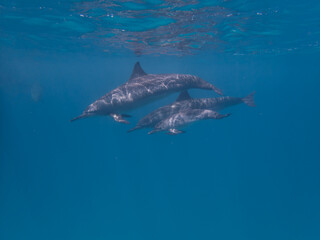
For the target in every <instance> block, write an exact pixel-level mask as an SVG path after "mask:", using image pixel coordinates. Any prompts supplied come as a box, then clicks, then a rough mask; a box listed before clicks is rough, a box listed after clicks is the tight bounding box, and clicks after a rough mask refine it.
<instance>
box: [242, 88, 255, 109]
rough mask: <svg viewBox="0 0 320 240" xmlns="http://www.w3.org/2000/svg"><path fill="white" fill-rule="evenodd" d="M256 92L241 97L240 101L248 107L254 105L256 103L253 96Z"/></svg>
mask: <svg viewBox="0 0 320 240" xmlns="http://www.w3.org/2000/svg"><path fill="white" fill-rule="evenodd" d="M255 93H256V92H253V93H250V94H249V95H248V96H246V97H244V98H242V101H243V102H244V103H245V104H247V105H248V106H250V107H255V106H256V104H255V102H254V99H253V96H254V94H255Z"/></svg>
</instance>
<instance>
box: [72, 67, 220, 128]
mask: <svg viewBox="0 0 320 240" xmlns="http://www.w3.org/2000/svg"><path fill="white" fill-rule="evenodd" d="M190 88H199V89H207V90H214V91H215V92H216V93H218V94H220V95H222V92H221V90H219V89H218V88H216V87H215V86H213V85H212V84H210V83H208V82H206V81H204V80H202V79H201V78H199V77H197V76H194V75H188V74H146V73H145V72H144V71H143V69H142V68H141V66H140V64H139V62H137V63H136V64H135V66H134V69H133V72H132V74H131V77H130V79H129V80H128V82H126V83H125V84H123V85H121V86H119V87H117V88H116V89H114V90H112V91H110V92H109V93H107V94H106V95H104V96H103V97H101V98H100V99H98V100H96V101H95V102H94V103H92V104H90V105H89V106H88V107H87V108H86V109H85V110H84V111H83V113H82V114H81V115H80V116H78V117H76V118H74V119H72V120H71V121H75V120H77V119H81V118H86V117H89V116H96V115H109V116H111V117H113V118H114V120H115V121H117V122H122V123H129V122H128V121H127V120H125V119H124V117H129V115H127V114H122V113H124V112H126V111H128V110H131V109H133V108H136V107H139V106H141V105H143V104H145V103H148V102H151V101H152V100H155V99H157V98H159V97H164V96H166V95H168V94H170V93H173V92H179V91H183V90H187V89H190Z"/></svg>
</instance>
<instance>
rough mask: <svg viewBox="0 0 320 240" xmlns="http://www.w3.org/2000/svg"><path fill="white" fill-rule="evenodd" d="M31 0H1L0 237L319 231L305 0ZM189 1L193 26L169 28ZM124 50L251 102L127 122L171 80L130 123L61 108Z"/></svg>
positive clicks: (298, 234)
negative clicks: (154, 122)
mask: <svg viewBox="0 0 320 240" xmlns="http://www.w3.org/2000/svg"><path fill="white" fill-rule="evenodd" d="M39 2H40V1H32V3H30V5H28V4H26V2H23V1H16V2H11V1H10V2H9V1H8V2H7V1H4V2H3V3H1V4H0V10H1V17H0V24H1V25H0V29H1V30H0V33H1V35H0V39H1V43H0V46H1V48H0V49H1V53H0V104H1V105H0V106H1V115H0V177H1V178H0V239H4V240H11V239H19V240H20V239H33V240H37V239H39V240H40V239H41V240H42V239H48V240H51V239H52V240H53V239H54V240H55V239H59V240H61V239H112V240H114V239H119V240H122V239H139V240H140V239H146V240H147V239H222V240H224V239H225V240H229V239H230V240H231V239H239V240H242V239H243V240H249V239H250V240H256V239H261V240H264V239H265V240H269V239H279V240H286V239H287V240H305V239H308V240H318V239H320V205H319V202H320V190H319V189H320V174H319V173H320V141H319V135H320V127H319V122H320V108H319V104H320V100H319V88H320V83H319V76H320V68H319V66H318V65H319V62H320V54H319V45H318V43H319V40H320V39H319V33H320V26H319V21H318V18H319V16H317V15H314V13H315V12H316V11H317V10H319V3H318V2H317V1H308V2H306V3H299V2H294V1H290V2H289V1H281V3H276V2H274V1H259V2H258V1H212V2H210V1H199V2H200V3H199V2H197V1H142V2H138V1H137V2H130V1H128V2H126V1H90V2H89V1H88V2H80V1H66V2H65V3H63V2H56V3H52V2H47V3H46V2H41V4H39ZM110 3H113V4H115V3H118V5H116V6H110V5H109V4H110ZM120 3H121V4H120ZM197 4H198V5H197ZM119 5H120V6H119ZM39 7H42V9H41V10H43V7H45V9H47V10H46V11H48V12H45V13H38V12H37V11H38V10H39V9H38V8H39ZM49 8H51V10H48V9H49ZM119 8H120V10H119ZM177 8H178V9H177ZM190 8H191V10H190ZM101 9H102V10H101ZM110 9H111V10H110ZM159 9H164V10H163V12H162V10H159ZM99 11H100V12H99ZM134 11H138V12H134ZM181 11H186V12H183V13H182V12H181ZM190 11H191V12H190ZM156 12H160V15H159V16H158V15H155V13H156ZM192 12H194V13H197V12H199V14H198V15H197V14H195V15H194V16H195V18H197V19H198V21H199V22H197V23H196V24H195V25H199V24H200V26H202V27H199V29H202V30H201V31H200V30H199V29H198V28H196V27H195V26H193V27H192V31H191V32H190V31H189V32H188V34H189V35H188V36H189V37H187V36H186V35H184V34H187V33H186V32H185V31H183V30H181V32H178V33H175V34H173V35H170V34H169V33H170V31H171V30H172V29H174V31H179V29H180V27H181V26H184V27H186V29H189V28H188V26H189V24H190V23H189V22H188V21H187V20H186V21H182V20H181V19H183V18H182V17H185V19H187V18H188V17H190V14H191V13H192ZM111 13H113V14H115V15H116V14H118V15H116V16H114V17H113V18H115V20H113V21H114V22H112V24H109V25H108V24H106V25H105V26H104V25H103V24H102V23H101V21H102V20H101V18H106V17H108V16H107V14H109V17H110V14H111ZM204 13H210V14H208V16H211V17H212V18H213V20H212V21H216V19H218V20H217V22H218V23H217V25H214V26H215V29H211V28H210V26H211V25H210V24H209V25H206V23H207V21H206V20H205V19H206V18H203V19H201V18H200V16H203V14H204ZM213 13H214V14H213ZM257 13H258V14H257ZM260 13H261V14H262V15H259V14H260ZM267 13H268V14H269V15H268V14H267ZM70 14H71V15H72V16H69V15H70ZM80 14H82V15H83V16H80ZM86 14H87V15H88V16H89V15H90V14H92V16H93V17H95V18H89V17H87V18H88V19H87V18H86V17H84V16H86ZM128 14H129V15H128ZM130 14H133V15H130ZM228 14H233V15H232V16H237V17H236V18H235V19H233V20H226V19H227V18H228V19H229V18H230V17H232V16H229V17H227V16H228ZM264 14H265V15H267V16H265V15H264ZM277 14H278V15H277ZM75 15H77V17H75ZM191 15H192V14H191ZM66 16H69V17H70V19H67V20H66ZM168 16H172V19H171V20H170V19H168ZM219 16H220V17H219ZM221 16H222V17H221ZM253 16H255V17H253ZM257 16H258V17H259V16H262V17H265V18H263V20H262V21H260V20H259V19H257V18H256V17H257ZM117 17H118V18H117ZM144 18H146V20H145V21H144V20H141V19H144ZM158 18H159V19H158ZM59 19H60V20H59ZM63 19H64V20H63ZM177 19H180V22H177ZM239 19H240V20H248V21H245V22H244V23H243V25H241V23H239V25H237V21H238V20H239ZM233 23H236V25H233ZM54 24H56V25H57V26H54ZM144 24H145V25H144ZM170 24H173V25H170ZM183 24H185V25H183ZM201 24H202V25H201ZM124 26H125V27H126V28H125V31H127V32H129V33H128V35H121V34H120V32H119V31H121V29H122V28H123V27H124ZM162 26H168V28H162ZM234 26H239V29H241V31H242V33H240V34H239V35H234V36H233V35H230V34H231V33H235V32H234V31H232V30H234V28H233V27H234ZM170 27H171V30H170ZM119 29H120V30H119ZM197 29H198V30H197ZM228 29H229V30H230V31H229V30H228ZM44 30H46V31H44ZM258 30H259V31H258ZM172 31H173V30H172ZM266 32H268V33H269V35H268V34H267V33H266ZM270 32H272V33H270ZM99 33H101V34H99ZM102 33H103V34H102ZM211 33H212V34H214V36H215V37H214V38H210V37H208V36H209V35H210V34H211ZM106 34H110V35H106ZM112 34H114V35H112ZM190 34H191V35H190ZM102 35H103V36H104V37H103V36H102ZM114 36H117V38H116V39H114V38H113V37H114ZM156 36H162V37H159V38H157V39H156V38H155V37H156ZM177 36H179V37H177ZM190 36H193V37H190ZM143 41H144V43H143V44H141V43H142V42H143ZM163 41H165V42H163ZM132 42H133V43H134V44H133V45H131V43H132ZM177 42H178V43H180V44H176V43H177ZM111 43H114V45H112V44H111ZM106 49H107V50H106ZM136 61H140V63H141V65H142V67H143V69H144V70H145V71H146V72H147V73H190V74H195V75H198V76H200V77H202V78H203V79H205V80H206V81H208V82H211V83H213V84H215V85H216V86H217V87H219V88H221V89H222V90H223V91H224V93H225V95H228V96H245V95H247V94H249V93H251V92H252V91H256V95H255V102H256V105H257V106H256V107H255V108H251V107H248V106H246V105H244V104H243V105H238V106H234V107H232V108H229V109H225V110H223V111H221V112H222V113H228V112H231V113H232V115H231V116H230V117H229V118H226V119H222V120H217V121H214V120H210V121H209V120H208V121H202V122H197V123H194V124H193V125H191V126H188V127H187V128H186V133H185V134H181V135H177V136H168V135H166V134H163V133H159V134H154V135H147V130H140V131H136V132H133V133H130V134H128V133H127V132H126V131H127V130H128V129H129V128H131V127H133V126H134V124H135V123H136V122H137V121H138V120H139V119H140V118H141V117H143V116H144V115H146V114H147V113H149V112H150V111H152V110H154V109H156V108H157V107H160V106H163V105H165V104H168V103H171V102H172V101H174V99H175V98H176V97H177V95H178V93H176V94H173V95H171V96H169V97H167V98H165V99H162V100H159V101H157V102H153V103H152V104H150V105H147V106H145V107H142V108H139V109H136V110H133V111H131V112H130V114H132V115H133V118H132V119H130V121H131V125H129V126H128V125H124V124H119V123H116V122H114V121H113V120H112V119H111V118H110V117H95V118H88V119H83V120H79V121H77V122H74V123H70V122H69V120H70V119H71V118H73V117H75V116H77V115H79V114H80V113H81V112H82V111H83V109H84V108H85V107H86V106H87V105H89V104H90V103H91V102H93V101H94V100H96V99H97V98H99V97H101V96H102V95H104V94H105V93H106V92H108V91H110V90H112V89H113V88H115V87H117V86H119V85H120V84H122V83H124V82H125V81H127V80H128V78H129V76H130V74H131V71H132V68H133V65H134V63H135V62H136ZM190 93H191V94H192V96H195V97H215V96H217V95H215V94H214V93H213V92H210V91H203V90H191V91H190Z"/></svg>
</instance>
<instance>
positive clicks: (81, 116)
mask: <svg viewBox="0 0 320 240" xmlns="http://www.w3.org/2000/svg"><path fill="white" fill-rule="evenodd" d="M87 116H88V115H87V114H85V113H83V114H81V115H80V116H78V117H75V118H73V119H71V120H70V122H73V121H75V120H78V119H81V118H85V117H87Z"/></svg>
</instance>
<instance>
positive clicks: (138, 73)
mask: <svg viewBox="0 0 320 240" xmlns="http://www.w3.org/2000/svg"><path fill="white" fill-rule="evenodd" d="M144 75H147V74H146V73H145V71H143V69H142V68H141V66H140V63H139V62H136V64H135V65H134V67H133V70H132V73H131V76H130V78H129V81H128V82H132V80H133V79H135V78H136V77H141V76H144Z"/></svg>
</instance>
